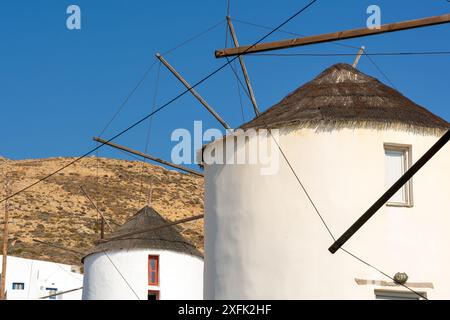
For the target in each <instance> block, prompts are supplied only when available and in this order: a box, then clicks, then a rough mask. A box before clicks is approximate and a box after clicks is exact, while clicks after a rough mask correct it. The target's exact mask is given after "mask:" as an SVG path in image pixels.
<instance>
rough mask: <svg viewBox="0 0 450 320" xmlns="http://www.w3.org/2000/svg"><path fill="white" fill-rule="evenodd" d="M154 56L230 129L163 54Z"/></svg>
mask: <svg viewBox="0 0 450 320" xmlns="http://www.w3.org/2000/svg"><path fill="white" fill-rule="evenodd" d="M156 57H157V58H158V59H159V61H161V62H162V64H163V65H165V66H166V68H167V69H169V71H170V72H171V73H172V74H173V75H174V76H175V77H176V78H177V79H178V80H180V82H181V83H182V84H183V85H184V86H185V87H186V89H188V90H189V91H190V92H191V93H192V95H193V96H194V97H195V98H196V99H197V100H198V101H199V102H200V103H201V104H202V105H203V106H204V107H205V108H206V110H208V111H209V113H211V114H212V115H213V116H214V118H216V119H217V121H219V122H220V123H221V124H222V126H224V128H225V129H231V127H230V126H229V125H228V124H227V123H226V122H225V121H224V120H223V119H222V118H221V117H220V116H219V114H218V113H217V112H216V111H215V110H214V109H213V108H212V107H211V106H210V105H209V104H208V103H207V102H206V101H205V99H203V98H202V97H201V96H200V94H199V93H198V92H197V91H195V90H194V88H192V87H191V85H190V84H189V83H188V82H187V81H186V80H185V79H184V78H183V77H182V76H181V75H180V74H179V73H178V72H177V71H176V70H175V68H174V67H172V66H171V65H170V64H169V63H168V62H167V61H166V59H164V58H163V56H162V55H161V54H159V53H157V54H156Z"/></svg>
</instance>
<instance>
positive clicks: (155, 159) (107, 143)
mask: <svg viewBox="0 0 450 320" xmlns="http://www.w3.org/2000/svg"><path fill="white" fill-rule="evenodd" d="M93 140H94V141H97V142H100V143H103V144H106V145H108V146H110V147H113V148H116V149H119V150H122V151H125V152H128V153H131V154H134V155H136V156H139V157H143V158H145V159H148V160H151V161H155V162H158V163H161V164H164V165H166V166H169V167H172V168H175V169H179V170H181V171H185V172H189V173H192V174H195V175H196V176H200V177H203V173H201V172H198V171H195V170H192V169H189V168H187V167H183V166H180V165H178V164H175V163H172V162H169V161H166V160H163V159H159V158H156V157H153V156H151V155H148V154H145V153H143V152H140V151H137V150H133V149H130V148H127V147H124V146H121V145H118V144H115V143H113V142H108V141H106V140H104V139H101V138H97V137H94V138H93Z"/></svg>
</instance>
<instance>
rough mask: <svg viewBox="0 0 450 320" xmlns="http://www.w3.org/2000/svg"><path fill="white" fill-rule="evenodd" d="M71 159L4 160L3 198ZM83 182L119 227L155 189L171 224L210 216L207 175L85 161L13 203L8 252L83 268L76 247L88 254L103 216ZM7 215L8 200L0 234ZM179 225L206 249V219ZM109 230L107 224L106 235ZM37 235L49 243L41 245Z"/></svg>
mask: <svg viewBox="0 0 450 320" xmlns="http://www.w3.org/2000/svg"><path fill="white" fill-rule="evenodd" d="M72 160H73V158H50V159H37V160H17V161H12V160H6V159H0V194H1V197H2V198H3V197H4V196H5V195H6V194H7V193H8V192H9V193H11V192H13V191H15V190H19V189H21V188H23V187H25V186H27V185H29V184H31V183H33V182H35V181H37V180H38V179H40V178H42V177H44V176H45V175H47V174H48V173H50V172H52V171H54V170H56V169H58V168H59V167H61V166H63V165H65V164H67V163H69V162H70V161H72ZM5 174H6V176H5ZM6 182H8V183H9V187H7V183H6ZM81 186H82V187H83V189H84V190H85V191H86V192H87V194H88V195H89V196H90V197H91V199H93V201H94V202H96V204H97V206H98V208H99V209H100V210H101V211H102V212H103V214H104V216H105V217H106V218H107V219H109V220H110V221H111V225H112V227H113V228H114V227H116V226H117V225H121V224H123V223H124V222H125V221H126V220H127V219H128V218H129V217H131V216H132V215H134V214H135V213H136V212H137V211H138V210H139V209H141V208H142V207H144V206H145V205H147V204H148V202H149V194H150V193H151V194H152V196H151V204H152V206H153V207H154V208H155V209H156V210H157V211H158V212H159V213H160V214H161V215H162V216H163V217H165V218H166V219H167V220H169V221H175V220H179V219H182V218H187V217H190V216H193V215H198V214H202V213H203V178H201V177H197V176H194V175H188V174H182V173H178V172H176V171H171V170H167V169H164V168H162V167H160V166H155V165H150V164H146V163H143V162H139V161H126V160H117V159H107V158H98V159H97V158H94V157H89V158H84V159H82V160H81V161H79V162H77V163H76V164H74V165H72V166H70V167H68V168H66V169H65V170H64V171H62V172H60V173H58V174H57V175H55V176H53V177H51V178H49V179H48V180H46V181H44V182H42V183H40V184H38V185H36V186H35V187H33V188H31V189H29V190H28V191H25V192H23V193H21V194H19V195H17V196H15V197H14V198H12V199H11V200H9V202H8V213H9V217H10V224H9V231H10V232H9V254H10V255H14V256H18V257H24V258H34V259H43V260H50V261H55V262H60V263H67V264H75V265H80V264H81V262H80V258H81V257H80V254H77V253H75V252H74V251H76V252H86V251H87V250H88V249H89V248H90V247H91V246H93V245H94V244H95V241H96V240H98V239H99V238H100V228H99V226H100V225H99V218H98V213H97V211H96V210H95V208H94V206H93V205H92V204H91V203H90V201H89V200H88V199H87V198H86V197H85V196H84V195H83V193H82V191H81V189H80V187H81ZM150 190H152V192H150ZM3 216H4V205H3V204H2V207H1V210H0V222H1V223H2V225H1V226H0V229H1V230H0V234H1V233H2V231H3ZM178 228H179V230H180V231H181V232H182V234H183V235H184V236H185V237H186V238H187V239H188V240H190V241H191V242H192V243H193V244H195V245H196V246H197V248H199V249H200V250H201V251H202V252H203V220H197V221H193V222H189V223H186V224H182V225H179V226H178ZM109 230H110V229H109V228H108V226H105V233H106V236H107V235H108V232H109ZM34 239H36V240H39V241H44V242H46V243H48V244H42V243H37V242H35V241H34ZM49 244H52V245H54V246H50V245H49ZM58 247H63V248H66V249H69V250H62V249H59V248H58ZM70 250H73V251H70Z"/></svg>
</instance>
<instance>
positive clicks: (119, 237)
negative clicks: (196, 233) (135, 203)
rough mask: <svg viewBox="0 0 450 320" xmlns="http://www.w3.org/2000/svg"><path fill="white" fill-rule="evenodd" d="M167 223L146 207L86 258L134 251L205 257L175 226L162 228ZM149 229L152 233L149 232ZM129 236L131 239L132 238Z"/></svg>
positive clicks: (93, 249)
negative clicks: (177, 253) (157, 251)
mask: <svg viewBox="0 0 450 320" xmlns="http://www.w3.org/2000/svg"><path fill="white" fill-rule="evenodd" d="M168 223H169V221H167V220H165V219H164V218H163V217H162V216H161V215H160V214H159V213H158V212H156V211H155V210H154V209H153V208H151V207H148V206H146V207H144V208H142V209H141V210H140V211H139V212H138V213H136V214H135V215H134V216H133V217H132V218H131V219H130V220H128V221H127V222H126V223H125V224H123V225H122V226H121V227H119V228H118V229H117V230H116V231H114V232H113V233H111V234H110V235H109V236H108V237H107V239H105V241H104V242H101V243H99V244H98V245H97V246H95V247H94V248H92V249H91V250H89V252H87V254H86V255H85V257H84V258H86V257H87V256H88V255H91V254H94V253H100V252H104V251H107V252H109V251H120V250H134V249H156V250H167V251H175V252H179V253H185V254H189V255H193V256H197V257H203V255H202V253H201V252H200V251H198V250H197V248H196V247H195V246H194V245H193V244H191V243H190V242H189V241H188V240H186V239H185V238H184V237H183V236H182V235H181V234H180V233H179V232H178V231H177V229H176V228H175V227H174V226H168V227H163V228H160V227H162V226H164V225H167V224H168ZM149 229H153V230H152V231H148V230H149ZM130 233H131V234H132V235H129V234H130ZM108 239H110V240H108ZM84 258H83V259H82V261H83V260H84Z"/></svg>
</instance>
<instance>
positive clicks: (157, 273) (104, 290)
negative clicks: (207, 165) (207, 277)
mask: <svg viewBox="0 0 450 320" xmlns="http://www.w3.org/2000/svg"><path fill="white" fill-rule="evenodd" d="M167 223H168V221H166V220H165V219H164V218H162V217H161V216H160V215H159V214H158V213H157V212H156V211H155V210H154V209H153V208H150V207H145V208H143V209H142V210H140V211H139V212H138V213H137V214H136V215H134V216H133V217H132V218H131V219H130V220H129V221H128V222H126V223H125V224H124V225H122V226H121V227H120V228H119V229H118V230H116V231H115V232H113V233H112V234H111V235H109V236H108V239H111V240H108V241H105V242H103V243H100V244H99V245H97V246H96V247H94V248H93V249H92V250H91V251H90V252H88V254H87V255H86V256H85V257H84V258H83V263H84V272H85V277H84V286H83V299H87V300H201V299H202V298H203V256H202V254H201V253H200V252H199V251H198V250H197V249H196V248H195V246H193V245H192V244H191V243H189V242H188V241H187V240H186V239H185V238H184V237H183V236H182V235H181V234H180V233H179V232H178V231H177V230H176V228H175V227H174V226H171V227H164V228H158V229H157V230H154V231H148V230H149V229H154V228H157V227H161V226H164V225H166V224H167Z"/></svg>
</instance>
